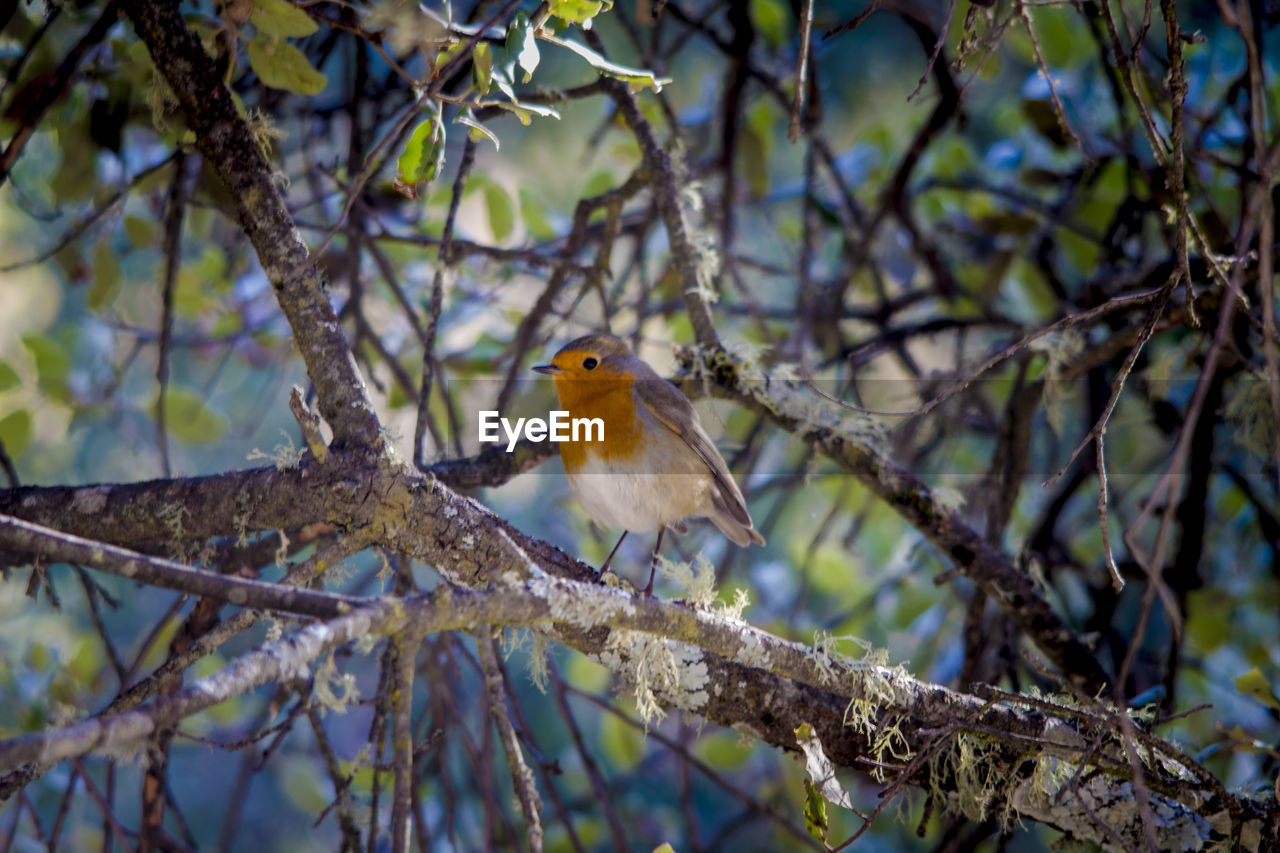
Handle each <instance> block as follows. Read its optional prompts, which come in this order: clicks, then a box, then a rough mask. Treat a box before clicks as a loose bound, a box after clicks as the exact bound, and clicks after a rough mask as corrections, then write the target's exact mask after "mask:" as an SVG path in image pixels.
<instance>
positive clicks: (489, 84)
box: [471, 41, 493, 96]
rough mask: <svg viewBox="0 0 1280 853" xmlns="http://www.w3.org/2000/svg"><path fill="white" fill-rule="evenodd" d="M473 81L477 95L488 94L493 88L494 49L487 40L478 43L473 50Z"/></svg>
mask: <svg viewBox="0 0 1280 853" xmlns="http://www.w3.org/2000/svg"><path fill="white" fill-rule="evenodd" d="M471 83H472V85H474V86H475V87H476V94H477V95H482V96H483V95H487V94H489V90H490V89H491V88H493V49H492V48H490V47H489V43H488V42H487V41H482V42H480V43H479V44H477V45H476V49H475V50H473V51H472V52H471Z"/></svg>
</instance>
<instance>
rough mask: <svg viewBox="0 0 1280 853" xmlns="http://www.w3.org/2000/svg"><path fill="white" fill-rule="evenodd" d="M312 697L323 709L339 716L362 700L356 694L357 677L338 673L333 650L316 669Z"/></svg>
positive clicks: (346, 673) (347, 673)
mask: <svg viewBox="0 0 1280 853" xmlns="http://www.w3.org/2000/svg"><path fill="white" fill-rule="evenodd" d="M311 695H312V697H313V698H314V699H315V702H316V704H317V705H319V706H320V707H321V708H323V709H325V710H328V711H335V712H337V713H339V714H345V713H346V712H347V707H348V706H349V705H352V704H354V703H355V702H356V700H358V699H359V698H360V696H359V694H358V693H357V692H356V677H355V676H354V675H353V674H351V673H349V672H345V673H339V672H338V667H337V666H336V665H335V664H334V662H333V651H332V650H330V652H329V654H327V655H326V656H325V659H324V661H323V662H321V664H320V666H319V667H317V668H316V673H315V676H314V678H313V679H312V689H311Z"/></svg>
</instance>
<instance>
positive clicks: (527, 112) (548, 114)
mask: <svg viewBox="0 0 1280 853" xmlns="http://www.w3.org/2000/svg"><path fill="white" fill-rule="evenodd" d="M495 79H496V78H495ZM493 106H495V107H498V108H499V109H503V110H506V111H508V112H512V113H515V114H516V118H518V119H520V123H521V124H523V125H524V126H525V127H528V126H529V122H530V121H532V119H531V118H530V117H531V116H542V117H543V118H560V113H558V112H556V111H555V110H553V109H551V107H544V106H542V105H540V104H523V103H520V102H519V101H512V102H511V103H509V104H504V103H503V102H501V101H498V102H497V103H495V104H494V105H493Z"/></svg>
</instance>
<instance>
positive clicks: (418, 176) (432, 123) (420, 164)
mask: <svg viewBox="0 0 1280 853" xmlns="http://www.w3.org/2000/svg"><path fill="white" fill-rule="evenodd" d="M396 166H397V167H398V168H399V170H400V172H399V175H398V176H397V177H396V179H395V181H394V182H393V183H394V186H395V188H396V189H397V190H399V191H400V192H401V193H403V194H404V195H406V196H408V197H409V198H417V197H418V185H419V184H422V183H426V182H428V181H430V180H431V179H432V178H434V177H435V176H436V175H438V174H439V173H440V170H441V169H442V168H443V167H444V123H443V122H442V121H441V120H440V114H439V113H437V112H433V113H432V114H431V116H430V117H429V118H427V119H425V120H423V121H422V122H421V123H420V124H419V125H418V126H417V127H415V128H414V129H413V134H412V135H411V136H410V137H409V141H408V142H407V143H405V146H404V150H403V151H401V152H400V158H399V159H398V160H397V161H396Z"/></svg>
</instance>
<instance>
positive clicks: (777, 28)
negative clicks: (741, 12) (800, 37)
mask: <svg viewBox="0 0 1280 853" xmlns="http://www.w3.org/2000/svg"><path fill="white" fill-rule="evenodd" d="M747 14H748V15H749V16H750V17H751V23H752V24H754V25H755V28H756V30H758V31H759V32H760V33H762V34H763V35H764V37H765V38H766V39H768V40H769V41H770V42H771V43H772V44H774V45H775V46H776V45H780V44H782V43H783V42H785V41H786V40H787V19H788V18H789V17H790V11H789V9H788V8H787V5H786V4H785V3H782V2H780V0H750V3H748V4H747Z"/></svg>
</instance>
